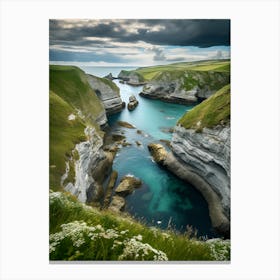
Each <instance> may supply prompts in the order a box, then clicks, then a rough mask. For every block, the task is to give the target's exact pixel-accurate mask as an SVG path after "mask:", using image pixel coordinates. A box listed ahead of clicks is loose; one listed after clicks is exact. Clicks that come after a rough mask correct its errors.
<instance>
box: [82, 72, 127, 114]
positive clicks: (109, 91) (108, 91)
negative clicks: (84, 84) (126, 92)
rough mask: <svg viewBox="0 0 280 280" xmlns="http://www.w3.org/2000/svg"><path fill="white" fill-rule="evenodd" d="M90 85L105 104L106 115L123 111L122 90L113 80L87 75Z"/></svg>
mask: <svg viewBox="0 0 280 280" xmlns="http://www.w3.org/2000/svg"><path fill="white" fill-rule="evenodd" d="M87 79H88V83H89V85H90V86H91V88H92V89H93V90H94V91H95V93H96V94H97V96H98V97H99V99H100V100H101V101H102V103H103V104H104V107H105V110H106V114H107V115H111V114H114V113H118V112H120V111H121V110H122V109H123V105H122V103H123V102H122V99H121V97H120V89H119V88H118V87H117V86H116V84H115V83H113V82H112V81H111V80H109V79H106V78H99V77H96V76H93V75H89V74H87Z"/></svg>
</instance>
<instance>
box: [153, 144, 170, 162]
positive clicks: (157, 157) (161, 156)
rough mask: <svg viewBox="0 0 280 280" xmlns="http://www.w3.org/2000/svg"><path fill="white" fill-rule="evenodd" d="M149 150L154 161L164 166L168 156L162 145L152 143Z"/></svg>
mask: <svg viewBox="0 0 280 280" xmlns="http://www.w3.org/2000/svg"><path fill="white" fill-rule="evenodd" d="M148 149H149V151H150V153H151V154H152V157H153V159H154V161H155V162H156V163H159V164H161V165H163V164H164V161H165V159H166V156H167V152H166V150H165V148H164V147H163V146H162V145H161V144H154V143H152V144H149V145H148Z"/></svg>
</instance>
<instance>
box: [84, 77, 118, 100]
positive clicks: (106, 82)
mask: <svg viewBox="0 0 280 280" xmlns="http://www.w3.org/2000/svg"><path fill="white" fill-rule="evenodd" d="M90 76H93V77H95V78H96V79H98V80H99V81H101V82H102V83H104V84H106V85H107V86H109V87H110V88H111V89H112V90H114V91H116V92H117V93H118V94H119V95H120V89H119V87H118V86H117V85H116V84H115V83H114V82H112V81H111V80H110V79H107V78H100V77H97V76H94V75H91V74H90Z"/></svg>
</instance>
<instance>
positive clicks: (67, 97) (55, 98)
mask: <svg viewBox="0 0 280 280" xmlns="http://www.w3.org/2000/svg"><path fill="white" fill-rule="evenodd" d="M104 80H106V79H104ZM49 98H50V99H49V109H50V117H49V118H50V119H49V121H50V123H49V127H50V128H49V129H50V143H49V145H50V147H49V153H50V161H49V165H50V173H49V174H50V188H51V189H54V190H56V189H59V188H60V180H61V176H62V175H63V174H64V173H65V168H66V164H65V162H66V161H69V167H70V170H69V176H68V178H67V179H66V180H65V182H64V183H65V184H66V183H67V182H73V181H74V177H75V170H74V161H75V159H77V155H76V154H74V155H73V154H72V152H73V149H74V147H75V145H76V144H77V143H79V142H81V141H85V140H86V136H85V134H84V129H85V127H86V126H91V127H95V128H96V131H97V132H99V133H100V134H101V132H100V128H99V125H98V124H97V123H96V122H95V120H96V118H97V117H98V116H99V115H100V113H102V111H104V109H103V106H102V104H101V102H100V100H99V99H98V97H97V96H96V94H95V92H94V91H93V90H92V89H91V87H90V86H89V84H88V82H87V78H86V75H85V73H84V72H83V71H82V70H80V69H79V68H77V67H74V66H59V65H50V96H49ZM77 110H79V111H80V112H81V113H82V114H83V116H84V118H83V119H81V118H80V117H79V115H78V113H77ZM70 114H74V115H75V117H76V118H75V120H68V116H69V115H70ZM71 158H72V160H71Z"/></svg>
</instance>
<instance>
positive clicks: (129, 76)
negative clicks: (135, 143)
mask: <svg viewBox="0 0 280 280" xmlns="http://www.w3.org/2000/svg"><path fill="white" fill-rule="evenodd" d="M118 79H120V82H122V83H124V82H125V83H127V84H129V85H131V86H140V85H144V84H145V81H144V79H143V77H142V76H141V75H139V74H138V73H136V72H133V71H125V70H122V71H121V72H120V73H119V75H118Z"/></svg>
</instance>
